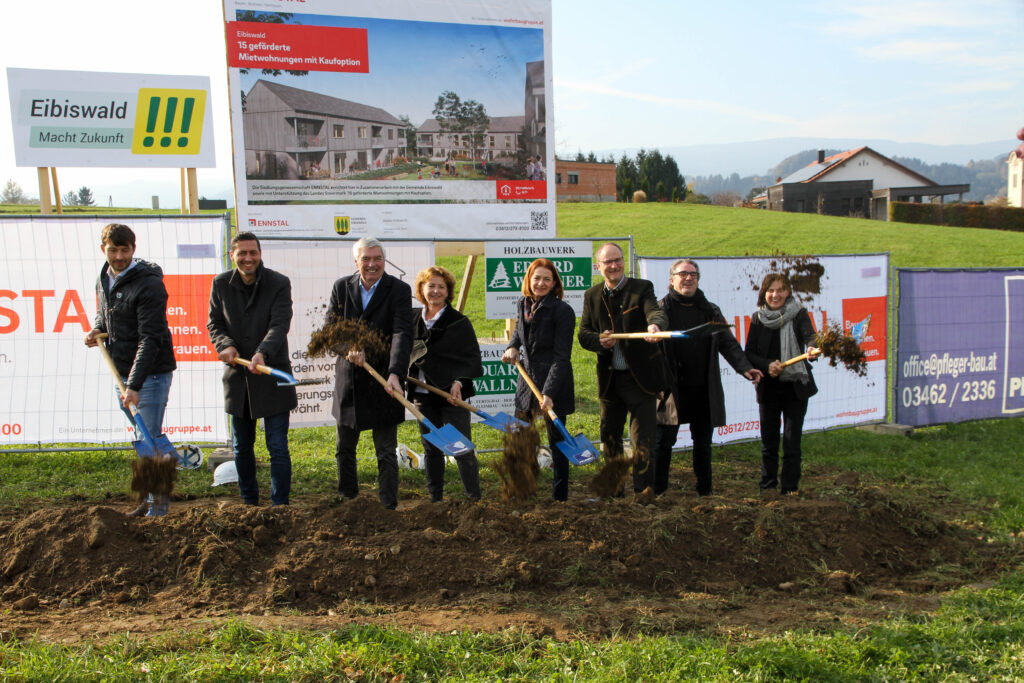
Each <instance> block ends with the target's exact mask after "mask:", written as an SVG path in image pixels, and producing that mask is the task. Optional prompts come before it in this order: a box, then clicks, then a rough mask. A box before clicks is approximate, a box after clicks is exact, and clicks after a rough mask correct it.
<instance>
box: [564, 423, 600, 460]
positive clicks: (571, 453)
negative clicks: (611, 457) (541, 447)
mask: <svg viewBox="0 0 1024 683" xmlns="http://www.w3.org/2000/svg"><path fill="white" fill-rule="evenodd" d="M554 424H555V427H556V428H558V431H559V433H560V434H561V435H562V440H561V441H559V442H558V443H557V444H556V445H557V447H558V450H559V451H561V452H562V455H564V456H565V457H566V458H568V459H569V462H571V463H572V464H573V465H589V464H590V463H592V462H594V461H595V460H597V456H598V450H597V446H595V445H594V444H592V443H591V442H590V439H588V438H587V437H586V436H585V435H584V434H583V433H582V432H581V433H579V434H577V435H576V436H573V435H572V434H570V433H569V430H568V429H566V428H565V425H564V424H563V423H562V421H561V420H555V421H554Z"/></svg>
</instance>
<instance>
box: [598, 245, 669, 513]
mask: <svg viewBox="0 0 1024 683" xmlns="http://www.w3.org/2000/svg"><path fill="white" fill-rule="evenodd" d="M597 268H598V270H599V271H600V272H601V276H602V277H603V278H604V282H603V283H601V284H597V285H594V286H593V287H591V288H590V289H588V290H587V292H586V294H584V296H583V315H582V316H581V317H580V330H579V334H578V338H579V341H580V346H582V347H583V348H585V349H587V350H589V351H593V352H595V353H596V354H597V385H598V386H597V391H598V397H599V398H600V401H601V443H602V444H603V445H604V455H605V457H606V458H619V457H622V428H623V426H624V425H625V423H626V414H627V413H629V418H630V419H629V438H630V440H631V441H632V442H633V448H634V451H635V453H636V455H637V462H636V463H634V465H633V490H634V491H635V492H637V493H640V492H642V491H644V490H645V489H646V488H648V487H649V486H651V483H652V481H653V474H654V468H653V467H651V460H650V458H651V455H652V454H653V452H654V438H655V434H656V430H657V413H656V410H657V399H658V394H659V393H660V392H662V391H664V390H665V389H666V388H667V386H666V384H665V378H664V372H663V369H662V359H661V351H660V349H659V348H658V344H657V343H652V342H657V341H658V340H657V338H654V337H648V338H645V339H622V340H618V339H608V338H605V337H602V336H601V334H602V333H604V332H609V333H611V332H660V331H661V330H662V328H664V327H667V325H668V320H667V319H666V318H665V314H664V313H663V312H662V311H661V309H660V308H658V300H657V299H656V298H655V296H654V285H652V284H651V283H650V282H649V281H647V280H640V279H638V278H630V277H626V274H625V273H626V263H625V259H624V258H623V254H622V249H620V248H619V246H618V245H617V244H614V243H611V242H609V243H607V244H604V245H602V246H601V248H600V249H598V251H597Z"/></svg>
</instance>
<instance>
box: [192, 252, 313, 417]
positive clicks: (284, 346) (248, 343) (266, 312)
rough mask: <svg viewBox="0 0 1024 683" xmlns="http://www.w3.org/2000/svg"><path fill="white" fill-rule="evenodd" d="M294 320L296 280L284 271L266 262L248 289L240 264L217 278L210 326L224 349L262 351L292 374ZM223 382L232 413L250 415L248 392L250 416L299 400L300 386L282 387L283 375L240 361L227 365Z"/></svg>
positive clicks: (287, 407) (276, 412)
mask: <svg viewBox="0 0 1024 683" xmlns="http://www.w3.org/2000/svg"><path fill="white" fill-rule="evenodd" d="M291 322H292V285H291V282H290V281H289V280H288V278H287V277H285V276H284V275H282V274H281V273H278V272H277V271H274V270H270V269H269V268H266V267H264V266H263V264H262V263H260V265H259V267H258V268H257V270H256V282H255V284H254V287H253V289H252V291H251V292H249V291H247V290H246V288H245V286H244V283H243V282H242V277H241V276H240V275H239V274H238V270H237V269H233V270H229V271H228V272H226V273H221V274H220V275H218V276H217V277H215V278H213V286H212V287H211V288H210V315H209V322H208V323H207V324H206V329H207V330H209V332H210V341H211V342H213V346H214V348H216V349H217V352H218V353H220V352H221V351H223V350H224V349H226V348H228V347H229V346H234V347H235V348H236V349H238V355H240V356H241V357H242V358H245V359H248V360H251V359H252V357H253V356H254V355H255V354H256V353H257V352H259V353H262V354H263V359H264V360H265V361H266V365H268V366H269V367H272V368H276V369H278V370H283V371H284V372H287V373H288V374H291V371H292V366H291V361H290V360H289V357H288V329H289V327H291ZM223 382H224V410H225V411H226V412H227V413H229V414H231V415H244V413H243V411H244V409H245V402H246V397H248V399H249V414H248V415H247V416H246V417H249V418H252V419H255V418H259V417H267V416H268V415H280V414H281V413H287V412H289V411H291V410H292V409H293V408H295V406H297V405H298V399H297V397H296V395H295V387H279V386H277V382H278V380H277V378H275V377H272V376H269V375H262V374H261V375H256V374H253V373H251V372H249V371H248V370H247V369H246V368H243V367H241V366H238V365H228V366H226V367H225V368H224V378H223Z"/></svg>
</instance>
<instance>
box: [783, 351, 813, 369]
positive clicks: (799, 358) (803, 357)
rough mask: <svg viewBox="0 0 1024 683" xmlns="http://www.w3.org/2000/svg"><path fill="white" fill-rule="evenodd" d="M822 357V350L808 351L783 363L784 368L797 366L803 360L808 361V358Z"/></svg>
mask: <svg viewBox="0 0 1024 683" xmlns="http://www.w3.org/2000/svg"><path fill="white" fill-rule="evenodd" d="M820 355H821V349H815V350H814V351H813V352H812V351H807V352H805V353H801V354H800V355H799V356H793V357H792V358H790V359H789V360H786V361H782V367H784V368H788V367H789V366H790V365H796V364H797V363H799V362H800V361H802V360H807V359H808V358H817V357H818V356H820Z"/></svg>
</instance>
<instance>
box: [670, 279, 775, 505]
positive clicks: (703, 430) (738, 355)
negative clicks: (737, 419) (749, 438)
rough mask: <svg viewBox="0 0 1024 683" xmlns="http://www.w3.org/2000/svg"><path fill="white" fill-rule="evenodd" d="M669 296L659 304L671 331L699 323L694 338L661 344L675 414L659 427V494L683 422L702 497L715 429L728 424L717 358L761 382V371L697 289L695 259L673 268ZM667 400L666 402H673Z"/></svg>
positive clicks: (708, 488) (708, 476)
mask: <svg viewBox="0 0 1024 683" xmlns="http://www.w3.org/2000/svg"><path fill="white" fill-rule="evenodd" d="M669 273H670V278H671V279H670V281H669V292H668V295H666V296H665V298H663V299H662V300H661V301H660V302H659V306H660V307H661V310H663V311H664V312H665V316H666V317H667V318H668V329H670V330H689V329H692V328H695V327H698V326H700V325H705V324H708V323H710V324H709V325H707V327H703V328H700V330H699V331H695V332H694V333H693V335H692V336H691V337H687V338H683V339H666V340H665V341H664V342H662V346H663V350H664V353H665V366H666V371H667V374H668V376H669V377H670V378H671V381H670V393H671V399H672V401H671V402H672V404H673V405H674V406H675V412H676V415H675V416H672V417H670V418H668V419H666V420H665V424H659V425H658V438H657V442H656V444H655V448H654V492H655V493H656V494H659V495H660V494H662V493H664V492H665V490H666V489H667V488H668V470H669V465H670V464H671V462H672V446H673V445H674V444H675V442H676V435H677V434H678V433H679V425H680V423H688V424H689V425H690V435H691V436H692V437H693V474H694V476H695V477H696V479H697V486H696V488H697V495H698V496H706V495H709V494H710V493H711V492H712V487H711V437H712V432H713V430H714V428H715V427H721V426H722V425H724V424H725V391H724V390H723V389H722V373H721V371H720V369H719V364H718V355H719V354H721V355H722V357H723V358H725V359H726V360H727V361H729V364H730V365H731V366H732V367H733V369H734V370H735V371H736V372H738V373H740V374H742V375H743V376H744V377H746V378H747V379H749V380H750V381H751V382H754V383H755V384H757V382H759V381H760V380H761V371H760V370H758V369H756V368H755V367H754V366H753V365H751V363H750V361H748V360H747V356H746V354H744V353H743V348H742V347H741V346H740V344H739V342H738V341H736V337H734V336H733V335H732V332H730V330H729V326H728V325H727V324H726V322H725V317H724V316H723V315H722V311H721V310H720V309H719V308H718V306H716V305H715V304H713V303H711V302H710V301H708V300H707V297H705V296H704V292H702V291H701V290H700V288H698V287H697V285H698V283H699V282H700V268H699V267H698V266H697V264H696V263H695V262H694V261H691V260H690V259H679V260H678V261H676V262H675V263H673V264H672V267H671V268H670V269H669ZM668 401H669V398H668V396H666V397H665V402H668ZM662 415H663V413H662V412H659V413H658V416H659V420H660V419H661V418H662Z"/></svg>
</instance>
